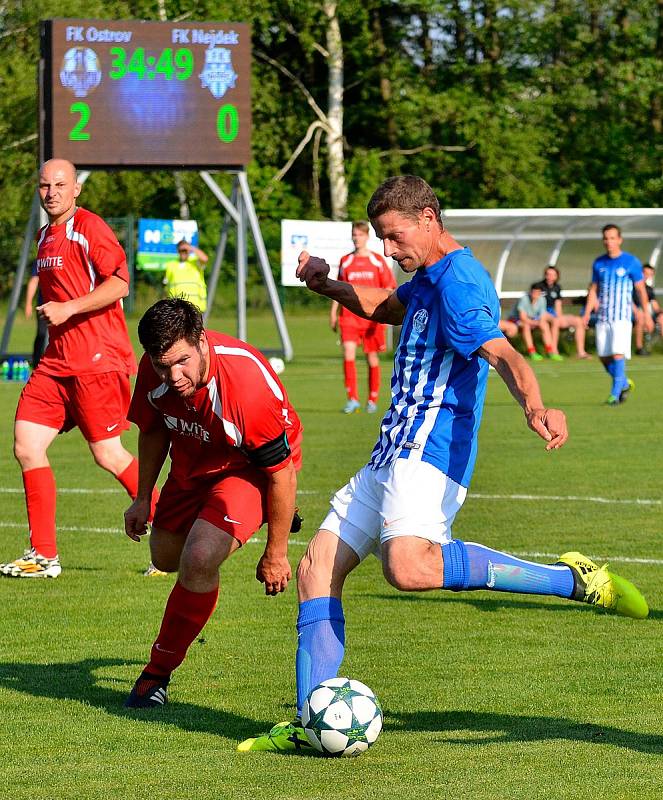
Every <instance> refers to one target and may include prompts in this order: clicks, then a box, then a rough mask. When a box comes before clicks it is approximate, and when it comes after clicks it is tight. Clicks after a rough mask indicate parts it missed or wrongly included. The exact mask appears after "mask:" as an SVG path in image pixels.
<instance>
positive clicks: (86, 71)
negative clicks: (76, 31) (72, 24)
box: [60, 47, 101, 97]
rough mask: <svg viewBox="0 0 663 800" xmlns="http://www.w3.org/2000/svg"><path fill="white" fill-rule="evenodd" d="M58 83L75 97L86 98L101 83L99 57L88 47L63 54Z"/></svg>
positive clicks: (70, 50) (73, 48)
mask: <svg viewBox="0 0 663 800" xmlns="http://www.w3.org/2000/svg"><path fill="white" fill-rule="evenodd" d="M60 83H61V84H62V85H63V86H64V88H65V89H69V90H70V91H71V92H73V93H74V96H75V97H87V96H88V94H89V93H90V92H93V91H94V90H95V89H96V88H97V86H99V84H100V83H101V63H100V61H99V57H98V56H97V54H96V53H95V52H94V50H92V49H91V48H89V47H72V48H70V49H69V50H67V52H66V53H65V54H64V58H63V59H62V68H61V69H60Z"/></svg>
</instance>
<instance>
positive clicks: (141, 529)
mask: <svg viewBox="0 0 663 800" xmlns="http://www.w3.org/2000/svg"><path fill="white" fill-rule="evenodd" d="M150 506H151V501H150V500H143V499H141V498H138V497H137V498H136V499H135V500H134V501H133V503H132V504H131V505H130V506H129V508H128V509H127V510H126V511H125V512H124V532H125V533H126V534H127V536H128V537H129V538H130V539H133V540H134V542H140V537H141V536H145V534H146V533H147V521H148V519H149V518H150Z"/></svg>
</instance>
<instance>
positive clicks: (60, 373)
mask: <svg viewBox="0 0 663 800" xmlns="http://www.w3.org/2000/svg"><path fill="white" fill-rule="evenodd" d="M80 192H81V184H80V183H78V181H77V179H76V168H75V167H74V165H73V164H72V163H71V162H70V161H64V160H63V159H53V160H51V161H47V162H46V163H45V164H44V165H43V166H42V168H41V170H40V173H39V197H40V200H41V205H42V207H43V209H44V210H45V211H46V214H47V215H48V220H49V222H48V225H45V226H44V227H43V228H42V229H41V230H40V231H39V234H38V240H37V241H38V252H37V270H38V273H37V274H38V277H39V288H40V290H41V294H42V296H43V299H44V302H43V304H42V305H40V306H38V307H37V312H38V314H39V315H40V317H42V318H43V319H45V320H46V321H47V322H48V334H49V344H48V347H47V349H46V352H45V353H44V355H43V357H42V359H41V361H40V362H39V366H38V367H37V369H36V370H35V371H34V372H33V373H32V376H31V377H30V380H29V381H28V383H27V384H26V386H25V388H24V389H23V391H22V392H21V397H20V399H19V401H18V408H17V409H16V421H15V425H14V455H15V456H16V459H17V460H18V462H19V464H20V466H21V471H22V473H23V486H24V488H25V501H26V506H27V512H28V524H29V527H30V548H29V549H28V550H26V552H25V553H24V554H23V556H22V557H21V558H17V559H16V560H15V561H12V562H9V563H6V564H0V575H5V576H7V577H11V578H55V577H57V576H58V575H59V574H60V572H61V567H60V560H59V558H58V552H57V544H56V534H55V497H56V490H55V479H54V477H53V472H52V470H51V467H50V464H49V461H48V456H47V451H48V448H49V446H50V445H51V443H52V442H53V440H54V439H55V437H56V436H57V435H58V433H60V432H64V431H68V430H71V428H74V427H76V426H78V427H79V428H80V430H81V433H82V434H83V436H84V437H85V439H86V440H87V443H88V446H89V448H90V451H91V452H92V456H93V458H94V460H95V462H96V463H97V464H98V465H99V466H100V467H102V468H103V469H105V470H107V471H108V472H110V473H111V474H112V475H113V476H114V477H115V478H117V480H118V481H119V482H120V483H121V484H122V486H124V488H125V489H126V490H127V492H128V493H129V495H130V496H131V497H135V496H136V490H137V487H138V464H137V462H136V459H135V458H134V457H133V456H132V455H131V453H129V452H128V451H127V450H125V449H124V447H123V446H122V442H121V440H120V434H121V433H122V431H125V430H127V429H128V428H129V423H128V422H127V419H126V412H127V408H128V406H129V398H130V395H131V391H130V387H129V375H130V374H133V373H134V372H135V371H136V360H135V358H134V354H133V350H132V349H131V343H130V342H129V336H128V333H127V326H126V322H125V320H124V314H123V312H122V305H121V300H122V298H123V297H126V296H127V294H128V293H129V272H128V269H127V261H126V257H125V254H124V251H123V250H122V248H121V247H120V244H119V242H118V241H117V239H116V238H115V235H114V233H113V232H112V230H111V229H110V228H109V227H108V225H107V224H106V223H105V222H104V221H103V220H102V219H101V217H98V216H97V215H96V214H93V213H91V212H90V211H86V210H85V209H84V208H78V207H77V206H76V198H77V197H78V195H79V194H80Z"/></svg>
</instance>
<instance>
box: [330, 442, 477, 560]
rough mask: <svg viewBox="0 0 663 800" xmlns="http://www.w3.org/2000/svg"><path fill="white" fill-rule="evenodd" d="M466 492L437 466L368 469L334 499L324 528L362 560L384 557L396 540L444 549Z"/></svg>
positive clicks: (399, 463)
mask: <svg viewBox="0 0 663 800" xmlns="http://www.w3.org/2000/svg"><path fill="white" fill-rule="evenodd" d="M466 495H467V489H466V488H465V487H464V486H461V485H460V484H459V483H456V481H453V480H451V478H449V477H448V476H447V475H445V474H444V473H443V472H440V470H439V469H437V467H434V466H433V465H432V464H427V463H426V462H423V461H415V460H414V459H413V460H410V459H407V458H396V459H394V461H393V462H392V463H391V464H389V465H387V466H386V467H381V468H380V469H378V470H373V469H371V468H370V467H369V466H368V464H367V465H366V466H365V467H363V468H362V469H360V470H359V472H358V473H357V474H356V475H355V476H354V477H353V478H351V479H350V482H349V483H347V484H346V485H345V486H344V487H343V488H342V489H339V490H338V492H336V494H335V495H334V496H333V497H332V499H331V501H330V505H331V509H330V511H329V513H328V514H327V516H326V517H325V519H324V520H323V521H322V524H321V525H320V529H321V530H326V531H331V532H332V533H334V534H336V536H338V538H339V539H341V541H343V542H345V543H346V544H347V545H349V546H350V547H351V548H352V549H353V550H354V551H355V553H357V555H358V556H359V558H360V559H362V560H363V559H364V558H366V556H367V555H368V554H369V553H373V554H374V555H376V556H377V557H378V558H379V557H380V545H381V543H382V542H386V541H387V540H388V539H394V538H396V537H397V536H417V537H419V538H420V539H427V540H428V541H430V542H436V543H438V544H444V543H445V542H449V541H450V540H451V525H452V523H453V521H454V518H455V516H456V514H457V513H458V511H459V510H460V508H461V506H462V505H463V501H464V500H465V497H466Z"/></svg>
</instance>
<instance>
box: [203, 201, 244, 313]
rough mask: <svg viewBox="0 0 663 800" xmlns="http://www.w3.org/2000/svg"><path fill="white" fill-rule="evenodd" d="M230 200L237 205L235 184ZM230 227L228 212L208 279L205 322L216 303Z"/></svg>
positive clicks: (224, 218)
mask: <svg viewBox="0 0 663 800" xmlns="http://www.w3.org/2000/svg"><path fill="white" fill-rule="evenodd" d="M230 202H231V203H232V204H233V205H235V203H236V202H237V187H236V186H233V190H232V194H231V195H230ZM229 227H230V214H228V212H226V213H225V214H224V217H223V225H222V227H221V238H220V239H219V244H218V246H217V248H216V255H215V256H214V264H213V265H212V271H211V272H210V275H209V279H208V281H207V310H206V311H205V313H204V314H203V319H204V321H205V324H207V320H208V319H209V315H210V314H211V312H212V305H213V304H214V297H215V296H216V287H217V284H218V282H219V275H220V274H221V265H222V264H223V258H224V256H225V254H226V245H227V244H228V228H229Z"/></svg>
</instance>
